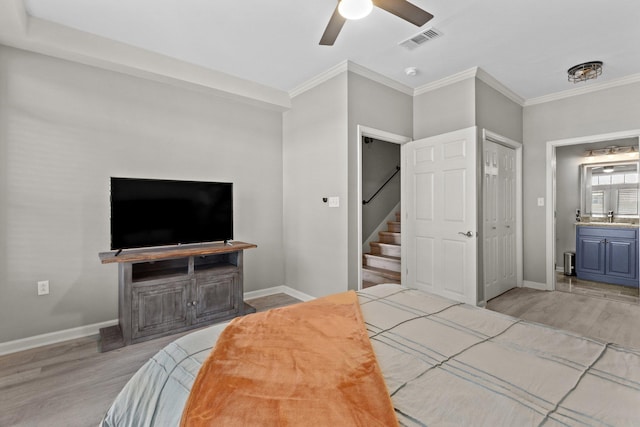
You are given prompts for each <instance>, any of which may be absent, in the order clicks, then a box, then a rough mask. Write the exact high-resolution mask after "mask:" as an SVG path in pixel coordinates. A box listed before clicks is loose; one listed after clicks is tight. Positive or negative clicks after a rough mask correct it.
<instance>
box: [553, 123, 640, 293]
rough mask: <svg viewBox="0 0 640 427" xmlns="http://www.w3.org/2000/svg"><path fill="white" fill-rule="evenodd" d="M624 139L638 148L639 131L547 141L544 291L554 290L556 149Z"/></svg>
mask: <svg viewBox="0 0 640 427" xmlns="http://www.w3.org/2000/svg"><path fill="white" fill-rule="evenodd" d="M626 138H638V141H639V144H638V145H639V147H640V129H634V130H627V131H619V132H612V133H604V134H599V135H589V136H579V137H575V138H566V139H556V140H552V141H547V149H546V160H547V173H546V187H547V188H546V199H547V210H546V218H545V222H546V235H547V237H546V254H547V258H546V270H547V275H546V284H545V290H548V291H553V290H555V288H556V279H555V272H556V269H555V259H556V245H555V241H556V225H555V220H554V219H555V215H554V213H555V211H556V147H562V146H566V145H578V144H590V143H594V142H603V141H613V140H617V139H626Z"/></svg>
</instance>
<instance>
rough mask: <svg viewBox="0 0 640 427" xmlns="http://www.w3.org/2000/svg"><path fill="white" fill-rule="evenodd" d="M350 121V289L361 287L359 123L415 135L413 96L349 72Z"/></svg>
mask: <svg viewBox="0 0 640 427" xmlns="http://www.w3.org/2000/svg"><path fill="white" fill-rule="evenodd" d="M348 75H349V86H348V100H349V109H348V123H349V151H348V175H349V219H348V221H349V224H348V231H349V260H348V267H349V273H348V275H349V276H348V277H349V279H348V283H349V289H357V288H358V266H359V265H360V262H359V260H358V253H359V251H360V248H362V241H361V240H360V239H358V227H357V224H358V205H359V204H361V203H362V200H360V199H359V198H358V196H357V194H358V155H357V153H358V151H357V150H358V147H359V145H360V143H361V141H360V140H359V139H358V125H361V126H367V127H370V128H374V129H378V130H382V131H386V132H390V133H392V134H395V135H401V136H406V137H411V135H412V128H413V117H412V110H413V99H412V96H410V95H407V94H404V93H402V92H399V91H397V90H395V89H392V88H390V87H388V86H385V85H382V84H380V83H377V82H374V81H372V80H369V79H367V78H365V77H362V76H360V75H358V74H355V73H351V72H349V73H348Z"/></svg>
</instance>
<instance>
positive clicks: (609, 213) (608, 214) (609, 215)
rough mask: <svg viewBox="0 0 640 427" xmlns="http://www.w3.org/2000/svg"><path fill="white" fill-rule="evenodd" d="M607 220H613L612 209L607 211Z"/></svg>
mask: <svg viewBox="0 0 640 427" xmlns="http://www.w3.org/2000/svg"><path fill="white" fill-rule="evenodd" d="M607 220H608V221H609V222H613V211H609V212H608V213H607Z"/></svg>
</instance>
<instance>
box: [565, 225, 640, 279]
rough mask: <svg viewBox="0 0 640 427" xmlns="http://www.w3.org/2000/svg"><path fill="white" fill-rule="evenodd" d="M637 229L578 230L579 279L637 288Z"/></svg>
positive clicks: (588, 228)
mask: <svg viewBox="0 0 640 427" xmlns="http://www.w3.org/2000/svg"><path fill="white" fill-rule="evenodd" d="M638 264H639V263H638V228H637V227H616V226H608V225H607V226H580V225H579V226H577V227H576V275H577V276H578V278H579V279H584V280H593V281H596V282H606V283H613V284H618V285H624V286H631V287H636V288H637V287H638Z"/></svg>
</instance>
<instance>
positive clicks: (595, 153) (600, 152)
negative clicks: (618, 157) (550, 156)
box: [584, 145, 637, 157]
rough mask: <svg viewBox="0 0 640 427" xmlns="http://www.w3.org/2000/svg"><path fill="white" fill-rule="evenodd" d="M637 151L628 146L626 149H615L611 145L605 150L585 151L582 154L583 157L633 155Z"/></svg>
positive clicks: (633, 147)
mask: <svg viewBox="0 0 640 427" xmlns="http://www.w3.org/2000/svg"><path fill="white" fill-rule="evenodd" d="M636 151H637V149H636V147H635V146H633V145H630V146H628V147H616V146H615V145H612V146H610V147H606V148H599V149H597V150H587V151H585V152H584V156H585V157H593V156H608V155H610V154H627V153H635V152H636Z"/></svg>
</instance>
